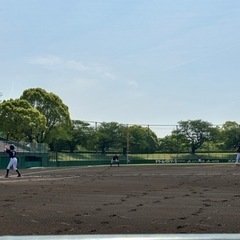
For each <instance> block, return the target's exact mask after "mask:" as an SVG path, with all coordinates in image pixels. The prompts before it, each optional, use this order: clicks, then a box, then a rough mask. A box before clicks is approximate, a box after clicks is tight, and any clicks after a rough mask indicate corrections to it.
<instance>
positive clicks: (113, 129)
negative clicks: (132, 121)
mask: <svg viewBox="0 0 240 240" xmlns="http://www.w3.org/2000/svg"><path fill="white" fill-rule="evenodd" d="M124 134H125V127H124V126H123V125H122V124H119V123H116V122H109V123H106V122H103V123H101V124H100V125H99V126H98V127H97V129H96V133H95V144H96V146H97V148H99V149H100V150H101V152H102V153H103V154H104V153H105V151H107V150H111V149H112V150H116V149H118V150H119V149H122V147H123V146H122V143H123V141H124V137H125V139H126V136H124Z"/></svg>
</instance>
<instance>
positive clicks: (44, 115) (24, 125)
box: [0, 88, 240, 154]
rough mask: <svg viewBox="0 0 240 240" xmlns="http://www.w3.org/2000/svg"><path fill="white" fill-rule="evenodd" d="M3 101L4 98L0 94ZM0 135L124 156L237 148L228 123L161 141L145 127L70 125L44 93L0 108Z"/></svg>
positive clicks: (235, 131)
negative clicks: (123, 154) (128, 153)
mask: <svg viewBox="0 0 240 240" xmlns="http://www.w3.org/2000/svg"><path fill="white" fill-rule="evenodd" d="M0 96H2V93H0ZM0 122H1V126H0V132H1V136H2V137H4V136H6V135H7V134H8V133H10V138H11V139H12V140H15V141H18V142H27V143H33V142H36V143H47V144H48V146H49V149H50V150H52V151H63V150H64V151H70V152H74V151H101V152H102V153H103V154H104V153H105V152H106V151H122V152H123V153H126V152H127V151H129V152H131V153H154V152H190V153H191V154H195V152H196V151H199V150H202V151H228V150H232V149H233V146H234V145H235V144H238V142H240V126H239V124H238V123H237V122H234V121H227V122H225V123H224V124H223V125H222V126H214V125H213V124H212V123H210V122H208V121H203V120H201V119H197V120H187V121H179V122H178V124H177V128H176V129H175V130H173V131H172V132H171V134H169V135H167V136H165V137H162V138H159V137H157V135H156V133H155V132H154V131H152V130H151V129H150V128H149V127H143V126H140V125H132V126H128V125H124V124H119V123H117V122H103V123H101V124H98V125H97V126H92V125H90V123H88V122H84V121H81V120H72V119H71V118H70V114H69V110H68V106H67V105H65V104H64V103H63V101H62V100H61V99H60V98H59V97H58V96H57V95H56V94H54V93H51V92H50V93H49V92H47V91H46V90H44V89H42V88H30V89H27V90H25V91H24V92H23V93H22V95H21V96H20V98H17V99H9V100H3V101H1V103H0Z"/></svg>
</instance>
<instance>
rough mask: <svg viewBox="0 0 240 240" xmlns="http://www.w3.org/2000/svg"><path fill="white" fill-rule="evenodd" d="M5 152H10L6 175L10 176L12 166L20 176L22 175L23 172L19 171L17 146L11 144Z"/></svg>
mask: <svg viewBox="0 0 240 240" xmlns="http://www.w3.org/2000/svg"><path fill="white" fill-rule="evenodd" d="M5 152H6V153H8V154H9V158H10V160H9V163H8V166H7V172H6V175H5V177H6V178H7V177H8V174H9V170H10V168H11V167H13V170H15V171H16V172H17V174H18V177H21V174H20V172H19V171H18V169H17V161H18V160H17V156H16V151H15V147H14V145H13V144H11V145H10V147H9V148H7V147H6V148H5Z"/></svg>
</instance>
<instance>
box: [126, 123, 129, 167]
mask: <svg viewBox="0 0 240 240" xmlns="http://www.w3.org/2000/svg"><path fill="white" fill-rule="evenodd" d="M128 151H129V130H128V124H127V153H126V154H127V164H128Z"/></svg>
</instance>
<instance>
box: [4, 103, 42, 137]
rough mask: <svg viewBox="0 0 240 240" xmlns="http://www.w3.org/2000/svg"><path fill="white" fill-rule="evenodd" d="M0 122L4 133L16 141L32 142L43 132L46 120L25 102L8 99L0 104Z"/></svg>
mask: <svg viewBox="0 0 240 240" xmlns="http://www.w3.org/2000/svg"><path fill="white" fill-rule="evenodd" d="M0 122H2V123H3V124H2V129H1V130H3V131H4V132H5V133H7V132H9V133H10V134H11V137H12V138H13V139H15V140H17V141H19V140H22V139H25V140H27V141H29V142H32V141H33V140H34V139H36V137H37V134H38V132H39V131H45V129H46V118H45V116H43V115H42V114H41V113H40V112H39V111H38V110H37V109H34V108H32V106H31V105H30V104H29V103H28V102H27V101H26V100H20V99H16V100H13V99H10V100H8V101H3V102H2V103H1V104H0Z"/></svg>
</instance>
